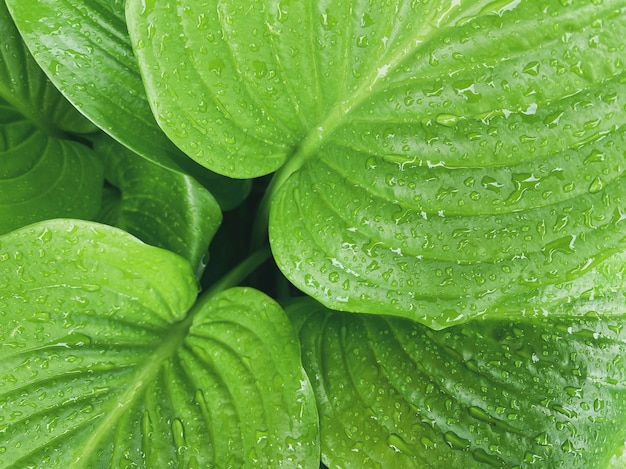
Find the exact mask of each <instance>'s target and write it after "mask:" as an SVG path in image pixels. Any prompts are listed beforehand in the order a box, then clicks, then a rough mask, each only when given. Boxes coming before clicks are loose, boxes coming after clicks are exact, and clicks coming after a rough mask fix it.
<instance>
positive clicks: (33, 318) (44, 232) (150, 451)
mask: <svg viewBox="0 0 626 469" xmlns="http://www.w3.org/2000/svg"><path fill="white" fill-rule="evenodd" d="M0 272H3V273H2V276H0V283H2V285H0V306H1V307H0V316H2V321H0V338H1V339H0V340H1V341H2V344H3V346H2V348H1V349H0V430H1V432H2V440H1V443H0V447H2V450H1V451H0V466H2V467H29V466H33V467H34V466H37V467H49V468H55V467H103V468H109V467H130V466H132V467H146V468H154V467H316V465H317V464H319V454H318V447H317V443H316V436H317V415H316V410H315V405H314V401H313V399H311V397H312V395H311V388H310V385H309V382H308V380H307V378H306V375H305V374H304V372H303V370H302V366H301V361H300V352H299V346H298V342H297V340H296V338H295V336H294V333H293V329H292V328H291V325H290V323H289V322H288V320H287V317H286V316H285V314H284V312H283V311H282V309H281V308H280V307H279V306H278V305H277V304H276V303H275V302H273V301H272V300H270V299H269V298H267V297H266V296H265V295H263V294H262V293H260V292H257V291H254V290H251V289H241V288H240V289H234V290H228V291H226V292H223V293H221V294H218V295H217V296H213V297H207V298H206V299H204V300H203V301H201V302H199V303H198V304H197V305H195V306H194V307H193V308H192V309H191V311H190V308H191V307H192V305H193V304H194V301H195V298H196V284H195V279H194V275H193V271H192V269H191V268H190V265H189V263H188V262H187V261H185V260H184V259H183V258H182V257H179V256H177V255H175V254H173V253H171V252H168V251H166V250H162V249H159V248H155V247H151V246H148V245H145V244H143V243H141V242H140V241H138V240H137V239H136V238H133V237H132V236H130V235H129V234H127V233H125V232H123V231H121V230H118V229H116V228H112V227H109V226H106V225H98V224H94V223H88V222H79V221H72V220H55V221H50V222H46V223H42V224H37V225H32V226H30V227H27V228H24V229H22V230H20V231H18V232H14V233H11V234H9V235H6V236H4V237H2V238H0ZM9 274H10V275H9Z"/></svg>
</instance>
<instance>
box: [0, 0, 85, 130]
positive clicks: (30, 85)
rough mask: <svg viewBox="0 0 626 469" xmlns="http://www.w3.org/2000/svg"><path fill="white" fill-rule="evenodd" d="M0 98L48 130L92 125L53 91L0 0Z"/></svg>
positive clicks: (3, 2)
mask: <svg viewBox="0 0 626 469" xmlns="http://www.w3.org/2000/svg"><path fill="white" fill-rule="evenodd" d="M0 38H1V39H0V98H1V99H4V100H5V101H7V102H9V103H10V104H11V105H12V106H13V107H14V108H16V109H18V110H19V111H20V113H22V115H24V116H26V117H27V118H28V119H30V120H31V121H32V122H34V123H36V124H37V125H38V126H39V127H40V128H42V129H46V130H47V131H48V132H50V133H58V132H60V131H71V132H78V133H85V132H90V131H93V130H95V129H94V127H93V125H92V124H91V123H90V122H89V121H87V120H86V119H85V118H84V117H83V116H81V115H80V114H79V113H78V112H77V111H76V109H75V108H74V107H73V106H72V105H71V104H70V103H69V102H67V100H66V99H65V98H64V97H63V96H62V95H61V94H60V93H59V92H58V91H57V89H56V88H55V87H54V85H52V83H51V82H50V81H49V80H48V79H47V78H46V75H45V74H44V73H43V71H42V70H41V69H40V68H39V66H38V65H37V63H36V62H35V61H34V60H33V58H32V56H31V55H30V52H29V51H28V49H27V48H26V46H25V45H24V43H23V41H22V38H21V37H20V35H19V33H18V31H17V29H16V27H15V24H14V23H13V20H12V19H11V17H10V16H9V12H8V10H7V7H6V4H5V1H4V0H2V1H0Z"/></svg>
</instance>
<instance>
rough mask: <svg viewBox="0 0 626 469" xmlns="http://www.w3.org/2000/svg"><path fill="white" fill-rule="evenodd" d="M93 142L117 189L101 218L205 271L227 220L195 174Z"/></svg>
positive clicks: (108, 143)
mask: <svg viewBox="0 0 626 469" xmlns="http://www.w3.org/2000/svg"><path fill="white" fill-rule="evenodd" d="M94 144H95V150H96V152H98V153H99V154H100V155H101V156H102V157H103V158H104V161H105V168H106V178H107V180H108V181H109V182H110V183H111V184H112V185H113V186H114V187H115V188H117V189H118V191H117V192H116V194H115V196H114V197H109V198H107V203H106V205H105V207H104V210H103V212H101V216H100V217H99V220H100V221H102V222H104V223H107V224H109V225H113V226H117V227H118V228H122V229H123V230H125V231H128V232H129V233H131V234H133V235H135V236H137V237H138V238H140V239H141V240H142V241H144V242H146V243H148V244H152V245H154V246H159V247H162V248H165V249H169V250H170V251H173V252H175V253H177V254H179V255H181V256H183V257H184V258H186V259H187V260H188V261H189V262H190V263H191V265H192V266H194V267H195V268H196V269H197V272H198V274H199V273H201V272H202V270H203V268H204V266H205V265H206V261H207V259H206V256H207V253H208V249H209V243H210V242H211V240H212V239H213V236H214V235H215V232H216V231H217V229H218V227H219V225H220V222H221V221H222V213H221V211H220V208H219V205H218V204H217V202H216V201H215V199H214V198H213V196H212V195H211V194H210V193H209V192H208V191H207V190H206V189H205V188H204V187H203V186H202V185H200V184H199V183H198V182H197V181H196V180H195V179H193V178H192V177H191V176H189V175H187V174H184V173H180V172H177V171H174V170H171V169H168V168H164V167H162V166H159V165H156V164H154V163H152V162H151V161H149V160H146V159H144V158H142V157H140V156H139V155H137V154H136V153H133V152H132V151H130V150H128V149H127V148H126V147H124V146H122V145H120V144H118V143H117V142H115V141H114V140H111V139H109V138H106V137H105V138H98V139H96V140H95V142H94Z"/></svg>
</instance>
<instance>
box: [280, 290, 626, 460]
mask: <svg viewBox="0 0 626 469" xmlns="http://www.w3.org/2000/svg"><path fill="white" fill-rule="evenodd" d="M594 306H596V305H595V304H593V303H587V306H586V310H587V312H588V314H587V315H586V316H584V317H577V318H573V317H572V318H559V319H558V320H554V319H553V318H552V319H545V318H542V319H538V320H529V319H523V318H522V319H519V320H516V321H507V320H504V321H502V320H491V321H489V320H488V321H474V322H469V323H467V324H463V325H457V326H452V327H450V328H448V329H446V330H444V331H433V330H432V329H429V328H427V327H425V326H423V325H421V324H419V323H414V322H411V321H408V320H406V319H402V318H391V317H387V318H385V317H383V316H374V315H358V314H350V315H346V314H342V313H337V312H332V311H329V310H327V309H325V308H324V307H322V306H321V305H319V304H318V303H315V302H313V301H311V300H305V301H302V302H300V303H297V304H295V305H293V306H291V307H290V308H289V309H288V313H289V314H290V317H291V318H292V320H293V321H294V324H295V325H296V329H297V330H298V331H299V336H300V340H301V342H302V349H303V360H304V365H305V369H306V370H307V372H308V374H309V376H311V379H312V384H313V387H314V388H315V393H316V396H317V399H318V404H319V410H320V415H321V429H322V430H321V436H322V455H323V456H322V459H323V461H324V462H325V463H326V464H327V465H328V466H329V467H331V468H334V467H342V468H345V469H349V468H355V469H360V468H363V467H367V468H390V467H398V468H407V469H408V468H420V469H421V468H448V467H449V468H457V467H463V468H468V469H484V468H490V467H498V468H503V467H507V468H529V467H546V468H547V467H564V468H565V467H566V468H584V469H591V468H603V469H604V468H607V467H608V465H609V461H610V460H611V459H612V457H613V456H614V455H615V454H616V453H617V454H621V453H622V450H623V447H624V434H625V432H626V419H625V417H624V415H625V411H626V388H625V386H624V382H625V378H626V376H625V373H626V362H625V359H624V357H625V354H624V352H625V339H626V337H625V332H624V328H623V321H624V317H623V315H622V316H620V317H609V318H606V317H599V316H598V315H597V314H596V313H595V312H594ZM615 467H620V466H615Z"/></svg>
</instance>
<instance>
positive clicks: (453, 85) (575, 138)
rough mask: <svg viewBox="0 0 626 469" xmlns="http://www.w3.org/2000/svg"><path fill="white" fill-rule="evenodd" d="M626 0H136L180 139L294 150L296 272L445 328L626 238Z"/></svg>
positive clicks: (274, 202) (284, 196)
mask: <svg viewBox="0 0 626 469" xmlns="http://www.w3.org/2000/svg"><path fill="white" fill-rule="evenodd" d="M625 12H626V1H624V0H608V1H604V2H585V3H579V2H562V1H559V0H550V1H547V2H536V1H534V0H519V1H510V2H502V1H499V0H498V1H494V0H480V1H463V0H461V1H456V0H439V1H430V2H417V1H412V2H408V1H407V2H400V3H399V4H398V5H395V6H394V7H390V6H389V5H388V4H386V3H384V2H374V3H372V2H370V1H365V0H352V1H339V0H336V1H330V2H324V3H319V2H317V3H316V2H313V1H302V2H291V1H284V0H280V1H279V0H270V1H264V2H252V3H250V2H248V3H242V2H240V1H236V0H226V1H215V0H214V1H208V2H207V1H204V0H203V1H200V0H175V1H171V2H166V3H163V2H156V1H154V0H129V2H128V4H127V18H128V22H129V25H130V30H131V37H132V39H133V44H134V46H135V50H136V53H137V56H138V59H139V64H140V68H141V69H142V72H143V74H144V78H145V79H146V82H147V84H148V85H147V89H148V95H149V98H150V100H151V102H152V105H153V107H154V109H155V110H156V111H157V112H156V114H157V118H158V119H159V122H160V124H161V126H162V127H163V129H164V130H165V132H166V133H167V134H168V135H169V136H170V138H172V139H173V140H174V141H176V143H177V144H178V145H179V146H180V147H181V148H182V149H184V150H185V151H186V152H187V154H189V155H190V156H191V157H193V158H195V159H196V160H198V161H200V162H201V163H202V164H205V165H206V166H208V167H209V168H212V169H214V170H215V171H218V172H221V173H224V174H229V175H231V176H246V177H247V176H252V175H259V174H265V173H268V172H271V171H274V170H276V169H279V168H280V170H279V172H278V173H277V174H276V176H275V180H274V182H273V185H272V187H271V190H270V192H269V194H268V204H271V215H270V237H271V243H272V249H273V252H274V255H275V257H276V260H277V263H278V265H279V267H280V268H281V270H282V271H283V272H284V273H285V275H286V276H287V277H288V278H289V279H290V280H291V281H292V282H294V283H295V285H296V286H298V287H299V288H300V289H301V290H303V291H304V292H306V293H307V294H309V295H312V296H314V297H315V298H316V299H318V300H320V301H322V302H323V303H324V304H325V305H327V306H329V307H332V308H335V309H342V310H348V311H357V312H370V313H385V314H392V315H399V316H407V317H410V318H413V319H417V320H419V321H421V322H423V323H425V324H428V325H430V326H432V327H434V328H442V327H445V326H448V325H451V324H454V323H459V322H463V321H467V320H469V319H471V318H472V317H475V316H480V315H489V314H496V310H497V308H496V306H497V305H498V304H499V303H501V302H511V301H513V302H514V301H516V300H514V298H515V297H516V296H518V295H522V296H527V295H528V294H529V292H531V291H533V290H535V289H536V288H543V287H544V286H546V285H556V284H564V283H566V282H568V281H569V280H570V279H573V278H576V277H579V276H580V275H582V273H584V272H586V271H588V270H589V269H590V268H593V267H594V266H596V265H597V264H598V263H600V262H602V261H603V260H605V259H606V258H607V257H610V254H612V253H613V251H611V249H614V250H616V251H619V250H622V249H623V248H624V242H623V234H622V233H621V231H622V227H621V222H622V221H623V220H624V217H623V213H624V210H623V208H622V206H621V202H620V200H622V199H623V194H622V193H623V191H624V189H623V187H624V186H623V184H624V183H623V177H622V175H623V164H622V162H623V150H622V149H623V148H624V145H625V144H626V141H625V140H626V138H625V136H624V127H623V121H624V106H625V105H626V101H625V99H624V96H626V84H625V80H624V77H625V76H626V75H624V66H623V57H622V49H623V47H624V37H626V14H625ZM607 248H610V249H609V250H607ZM588 288H590V287H588ZM611 288H621V282H620V281H617V284H615V285H613V287H611ZM498 314H499V313H498Z"/></svg>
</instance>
